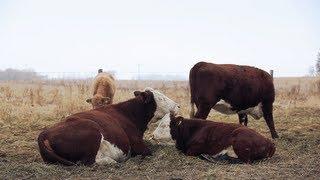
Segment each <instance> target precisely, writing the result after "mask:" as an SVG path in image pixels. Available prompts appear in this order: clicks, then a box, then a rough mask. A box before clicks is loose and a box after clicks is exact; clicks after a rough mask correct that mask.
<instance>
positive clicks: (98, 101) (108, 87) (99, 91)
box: [86, 69, 116, 108]
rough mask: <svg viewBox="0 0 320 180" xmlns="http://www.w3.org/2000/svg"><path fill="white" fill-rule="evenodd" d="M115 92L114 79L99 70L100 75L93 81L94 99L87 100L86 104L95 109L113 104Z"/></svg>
mask: <svg viewBox="0 0 320 180" xmlns="http://www.w3.org/2000/svg"><path fill="white" fill-rule="evenodd" d="M115 91H116V85H115V80H114V77H113V76H112V75H111V74H109V73H106V72H103V71H102V69H99V71H98V75H97V76H96V77H95V78H94V80H93V97H92V98H89V99H87V100H86V102H87V103H90V104H92V107H93V108H98V107H100V106H103V105H106V104H112V102H113V96H114V94H115Z"/></svg>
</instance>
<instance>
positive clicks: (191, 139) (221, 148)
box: [170, 115, 275, 163]
mask: <svg viewBox="0 0 320 180" xmlns="http://www.w3.org/2000/svg"><path fill="white" fill-rule="evenodd" d="M170 118H171V121H170V135H171V138H172V139H173V140H175V144H176V147H177V149H179V150H181V151H182V152H183V153H184V154H186V155H188V156H200V155H204V157H206V156H207V155H209V156H212V157H217V156H218V155H221V154H223V153H226V151H228V149H230V148H231V149H232V150H233V152H228V153H233V154H235V158H238V159H240V160H241V161H242V162H245V163H251V162H253V161H254V160H259V159H264V158H269V157H272V156H273V154H274V152H275V146H274V144H273V143H272V142H271V141H270V140H269V139H267V138H265V137H263V136H262V135H260V134H259V133H257V132H256V131H254V130H252V129H249V128H248V127H246V126H243V125H241V124H232V123H222V122H213V121H205V120H201V119H185V118H183V117H174V116H172V115H171V117H170Z"/></svg>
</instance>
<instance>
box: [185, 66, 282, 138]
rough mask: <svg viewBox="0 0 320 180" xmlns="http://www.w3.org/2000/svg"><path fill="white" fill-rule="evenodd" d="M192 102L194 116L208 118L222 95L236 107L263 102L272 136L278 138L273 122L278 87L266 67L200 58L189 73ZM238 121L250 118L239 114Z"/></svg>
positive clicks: (241, 108)
mask: <svg viewBox="0 0 320 180" xmlns="http://www.w3.org/2000/svg"><path fill="white" fill-rule="evenodd" d="M189 84H190V93H191V104H192V107H193V104H195V105H196V107H197V112H196V114H195V115H194V114H193V112H191V114H190V115H191V117H193V116H194V117H195V118H201V119H206V118H207V116H208V114H209V112H210V110H211V109H212V107H213V106H214V105H215V104H216V103H217V102H218V101H220V100H221V99H223V100H224V101H225V102H227V103H229V104H230V105H231V106H232V108H233V110H235V111H241V110H245V109H248V108H250V107H255V106H257V105H258V104H259V103H260V102H261V103H262V111H263V116H264V119H265V120H266V122H267V125H268V127H269V129H270V132H271V135H272V137H273V138H277V137H278V135H277V132H276V131H275V127H274V122H273V114H272V111H273V102H274V99H275V89H274V85H273V78H272V77H271V76H270V75H269V74H268V73H267V72H265V71H263V70H261V69H258V68H255V67H250V66H239V65H233V64H213V63H206V62H199V63H197V64H195V65H194V66H193V68H192V69H191V70H190V74H189ZM239 121H240V122H241V123H242V122H245V124H247V123H246V121H247V117H246V115H243V114H241V115H239Z"/></svg>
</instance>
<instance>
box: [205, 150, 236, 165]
mask: <svg viewBox="0 0 320 180" xmlns="http://www.w3.org/2000/svg"><path fill="white" fill-rule="evenodd" d="M223 155H228V156H229V157H232V158H238V156H237V155H236V153H235V152H234V150H233V148H232V146H229V147H228V148H226V149H224V150H222V151H221V152H219V153H217V154H215V155H208V154H201V156H202V157H204V158H205V159H207V160H208V161H211V162H214V160H215V159H216V158H218V157H219V156H223Z"/></svg>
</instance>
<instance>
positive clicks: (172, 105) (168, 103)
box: [144, 87, 180, 122]
mask: <svg viewBox="0 0 320 180" xmlns="http://www.w3.org/2000/svg"><path fill="white" fill-rule="evenodd" d="M144 90H145V91H146V90H149V91H151V92H152V93H153V96H154V100H155V102H156V104H157V109H156V111H155V113H154V119H160V118H163V117H164V116H165V115H166V114H168V113H172V114H174V115H177V114H178V111H179V109H180V107H179V104H177V103H176V102H174V101H173V100H171V99H170V98H168V97H167V96H165V95H164V94H162V93H161V92H159V91H157V90H154V89H152V88H150V87H147V88H145V89H144ZM153 122H154V121H153Z"/></svg>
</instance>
